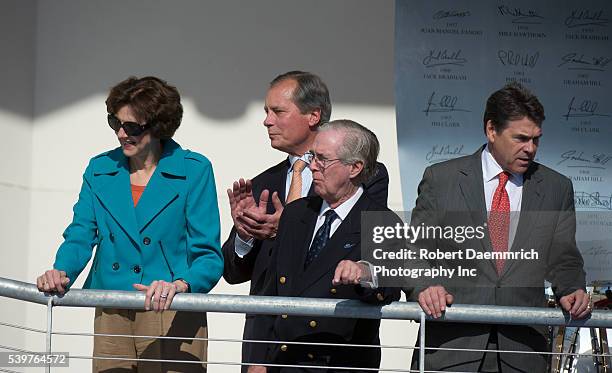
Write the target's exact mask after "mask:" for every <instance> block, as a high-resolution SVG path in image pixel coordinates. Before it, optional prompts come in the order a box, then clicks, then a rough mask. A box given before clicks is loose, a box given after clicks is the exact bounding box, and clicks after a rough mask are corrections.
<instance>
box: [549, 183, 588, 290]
mask: <svg viewBox="0 0 612 373" xmlns="http://www.w3.org/2000/svg"><path fill="white" fill-rule="evenodd" d="M562 196H563V203H562V204H561V208H560V211H559V216H558V220H557V224H556V228H555V232H554V236H553V241H552V246H551V249H550V250H551V252H550V253H549V256H548V257H549V258H550V263H549V270H548V273H549V274H550V278H549V281H550V282H551V284H552V288H553V291H554V293H555V295H556V296H557V297H562V296H564V295H567V294H570V293H572V292H574V291H576V290H578V289H583V290H585V289H586V287H585V282H586V280H585V277H586V275H585V272H584V269H583V268H584V260H583V259H582V255H581V254H580V251H579V250H578V247H577V245H576V212H575V209H574V188H573V187H572V183H571V181H569V180H567V182H566V183H565V186H564V190H563V193H562Z"/></svg>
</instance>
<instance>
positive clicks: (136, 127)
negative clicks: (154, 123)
mask: <svg viewBox="0 0 612 373" xmlns="http://www.w3.org/2000/svg"><path fill="white" fill-rule="evenodd" d="M108 125H109V126H110V128H112V129H113V131H115V132H119V129H121V128H123V130H124V131H125V133H126V135H128V136H140V135H142V134H143V133H144V132H145V131H146V130H148V129H149V128H151V124H150V123H145V124H138V123H135V122H123V123H121V121H120V120H119V118H117V117H116V116H115V115H114V114H108Z"/></svg>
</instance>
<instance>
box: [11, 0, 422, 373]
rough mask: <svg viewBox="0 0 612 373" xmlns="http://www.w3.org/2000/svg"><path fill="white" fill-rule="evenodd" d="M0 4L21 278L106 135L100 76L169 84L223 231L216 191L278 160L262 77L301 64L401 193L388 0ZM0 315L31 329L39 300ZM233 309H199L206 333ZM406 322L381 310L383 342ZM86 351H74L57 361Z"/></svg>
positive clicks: (87, 317) (54, 239)
mask: <svg viewBox="0 0 612 373" xmlns="http://www.w3.org/2000/svg"><path fill="white" fill-rule="evenodd" d="M16 4H19V6H17V5H16ZM24 4H25V5H24ZM5 8H6V9H5ZM9 11H10V12H17V13H19V14H16V15H9ZM0 17H3V18H2V19H4V17H6V18H7V19H8V21H9V22H8V24H5V22H2V25H0V27H2V30H4V28H6V32H2V33H1V34H0V35H2V37H7V36H8V37H7V38H6V39H7V40H6V41H5V40H4V39H2V43H3V44H2V46H3V47H4V46H5V45H7V46H6V47H4V48H3V55H4V50H6V49H7V48H8V49H9V50H13V51H14V53H12V54H11V55H13V54H14V55H17V56H18V57H16V59H15V60H5V59H3V60H2V61H0V70H1V72H0V73H1V74H7V77H8V78H10V79H9V82H11V84H12V86H15V87H17V88H19V89H21V90H22V91H20V92H21V93H20V94H21V96H18V97H13V96H12V95H7V94H6V92H5V90H4V89H2V90H0V98H1V99H2V100H1V101H0V128H2V129H3V130H4V133H7V132H8V133H13V132H11V131H14V134H13V135H12V136H9V137H7V139H8V141H6V142H8V143H10V144H6V145H5V147H3V148H1V150H0V151H3V152H5V154H3V155H4V157H0V162H2V163H1V164H2V167H1V168H0V175H1V177H0V188H1V189H2V195H1V197H0V198H2V201H3V202H4V200H6V201H7V203H8V205H7V206H9V207H10V208H8V209H3V210H2V211H0V219H2V223H3V224H2V228H0V229H2V233H4V232H6V234H2V235H1V236H0V243H1V245H0V250H1V251H2V257H3V259H4V260H3V262H2V264H0V269H1V271H2V273H0V276H2V277H11V278H16V279H19V280H23V281H28V282H34V279H35V277H36V276H37V275H38V274H39V273H41V272H42V271H44V270H45V269H47V268H48V267H50V265H51V263H52V262H53V257H54V255H55V250H56V248H57V246H58V245H59V243H60V242H61V233H62V232H63V230H64V228H65V226H66V225H67V224H68V222H69V221H70V219H71V213H72V212H71V209H72V205H73V204H74V202H75V201H76V198H77V193H78V189H79V187H80V184H81V176H82V172H83V170H84V168H85V166H86V164H87V161H88V159H89V158H90V157H91V156H93V155H95V154H98V153H100V152H102V151H104V150H107V149H109V148H112V147H115V146H116V144H117V141H116V138H115V136H114V134H113V133H112V132H111V131H110V130H109V128H108V126H107V124H106V122H105V115H106V111H105V105H104V100H105V98H106V94H107V91H108V88H109V87H110V86H112V85H113V84H115V83H117V82H118V81H120V80H122V79H124V78H125V77H127V76H129V75H137V76H143V75H148V74H153V75H157V76H160V77H162V78H164V79H166V80H168V81H169V82H170V83H172V84H174V85H176V86H177V87H178V88H179V90H180V92H181V94H182V96H183V99H184V106H185V115H184V120H183V124H182V125H181V128H179V130H178V132H177V134H176V136H175V139H176V140H177V141H179V142H180V143H181V144H182V145H183V147H186V148H190V149H193V150H195V151H198V152H201V153H203V154H205V155H207V156H208V157H209V158H210V159H211V161H212V162H213V166H214V170H215V177H216V181H217V193H218V197H219V208H220V210H221V219H222V237H223V238H225V237H226V236H227V234H228V232H229V230H230V228H231V217H230V214H229V208H228V201H227V195H226V193H225V189H226V188H227V187H228V186H230V185H231V182H232V181H233V180H235V179H237V178H239V177H251V176H254V175H256V174H257V173H259V172H260V171H261V170H263V169H265V168H266V167H267V166H268V165H270V164H273V163H276V162H278V161H279V160H280V159H282V158H283V155H282V154H281V153H279V152H277V151H274V150H273V149H271V148H270V146H269V141H268V138H267V136H266V133H265V129H264V127H263V125H262V121H263V118H264V113H263V98H264V96H265V91H266V88H267V83H268V81H269V80H271V79H272V78H273V77H274V76H275V75H277V74H278V73H281V72H285V71H288V70H293V69H302V70H308V71H313V72H316V73H317V74H319V75H321V77H322V78H323V79H324V80H325V81H326V82H327V84H328V86H329V88H330V91H331V94H332V101H333V104H334V109H333V113H332V118H350V119H354V120H357V121H358V122H360V123H362V124H364V125H366V126H367V127H369V128H371V129H372V130H374V131H375V132H376V134H377V135H378V136H379V139H380V142H381V144H382V152H381V160H382V161H383V162H384V163H385V164H386V165H387V167H388V168H389V172H390V178H391V185H390V190H389V192H390V194H389V203H390V206H391V207H392V208H395V209H400V208H401V206H402V201H401V193H400V184H399V167H398V162H397V143H396V136H395V113H394V100H393V21H394V19H393V18H394V12H393V1H391V0H386V1H378V2H372V1H366V0H337V1H333V2H329V1H324V0H317V1H310V2H302V1H297V0H292V1H283V0H265V1H257V2H246V1H237V0H229V1H223V2H220V1H215V2H212V1H210V2H208V1H207V2H203V1H181V2H172V3H171V2H164V1H118V0H111V1H89V2H79V1H68V0H63V1H62V0H59V1H53V2H46V1H38V2H35V1H30V2H23V1H16V0H15V1H8V2H7V1H4V2H2V3H0ZM16 40H17V41H19V42H16ZM11 48H12V49H11ZM19 73H21V74H22V75H19ZM11 79H12V80H11ZM25 83H27V84H25ZM5 96H6V97H5ZM5 118H6V119H5ZM15 170H17V171H15ZM5 184H6V185H5ZM13 185H16V187H15V186H13ZM5 190H6V191H5ZM20 198H21V199H22V200H21V201H20ZM16 215H17V216H16ZM84 277H85V276H81V278H79V280H78V281H77V285H79V284H82V281H83V278H84ZM213 292H215V293H225V294H247V293H248V286H247V284H243V285H241V286H229V285H227V284H226V283H224V282H223V281H222V282H220V283H219V285H218V286H217V287H216V288H215V289H214V291H213ZM5 302H7V303H9V302H8V301H5V300H4V299H3V300H2V303H3V304H4V303H5ZM0 309H2V307H0ZM0 315H1V316H2V317H3V319H2V320H0V321H4V320H7V319H10V320H15V321H19V322H26V323H27V324H28V325H30V326H35V327H44V322H45V318H44V308H43V307H39V306H33V305H32V306H28V307H27V309H26V312H21V313H20V314H19V315H10V314H7V315H4V314H0ZM54 320H55V324H54V328H57V329H58V330H64V331H69V330H70V331H80V332H84V331H85V332H89V331H91V330H92V320H93V312H92V311H91V310H79V309H63V308H61V309H57V310H56V311H55V319H54ZM242 322H243V316H242V315H220V314H210V315H209V327H210V330H209V333H210V337H211V338H235V339H238V338H240V336H241V330H242ZM410 324H411V323H409V322H399V321H394V322H386V323H385V324H384V327H383V344H404V345H407V344H412V342H413V340H414V332H413V330H412V329H410ZM0 334H2V333H0ZM20 334H21V335H23V333H20ZM11 341H12V340H11ZM23 343H24V346H25V347H28V348H32V349H35V350H40V349H42V348H43V346H44V338H42V336H40V335H32V334H28V335H27V338H26V339H25V340H23ZM54 343H55V344H54V350H56V351H63V350H70V351H71V352H72V353H73V354H78V355H89V354H91V341H90V339H89V338H87V337H70V338H67V337H60V336H58V337H56V338H55V339H54ZM15 344H16V345H19V346H21V345H20V344H18V343H15ZM239 351H240V345H239V344H238V343H220V342H211V343H210V346H209V359H210V360H211V361H237V360H239V356H240V353H239ZM408 356H409V353H408V352H406V351H404V352H401V351H400V352H397V351H395V352H391V351H390V352H389V353H387V352H385V363H384V364H386V365H387V366H391V367H406V366H407V362H408ZM89 364H90V362H89V361H87V360H80V361H79V360H73V361H71V368H70V369H69V371H74V372H77V371H84V370H87V369H88V367H89ZM236 370H237V368H236V367H222V366H216V365H211V366H210V368H209V371H210V372H233V371H236ZM66 371H68V370H66Z"/></svg>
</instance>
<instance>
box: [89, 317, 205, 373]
mask: <svg viewBox="0 0 612 373" xmlns="http://www.w3.org/2000/svg"><path fill="white" fill-rule="evenodd" d="M94 332H95V333H100V334H124V335H143V336H145V335H146V336H173V337H191V338H193V337H197V338H207V337H208V329H207V323H206V313H204V312H177V311H164V312H161V313H155V312H153V311H148V312H147V311H135V310H120V309H110V308H96V316H95V320H94ZM207 346H208V343H207V341H203V340H180V339H155V338H130V337H110V336H109V337H106V336H96V337H94V356H95V357H123V358H128V359H136V358H141V359H163V360H190V361H206V352H207ZM93 372H95V373H98V372H100V373H124V372H125V373H127V372H146V373H156V372H160V373H162V372H163V373H166V372H189V373H191V372H193V373H196V372H198V373H201V372H206V365H205V364H197V363H166V362H163V363H162V362H144V361H129V360H107V359H94V360H93Z"/></svg>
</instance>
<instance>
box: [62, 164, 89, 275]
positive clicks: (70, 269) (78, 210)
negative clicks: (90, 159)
mask: <svg viewBox="0 0 612 373" xmlns="http://www.w3.org/2000/svg"><path fill="white" fill-rule="evenodd" d="M90 170H91V164H90V166H89V167H88V168H87V169H86V170H85V173H84V175H83V184H82V185H81V191H80V192H79V199H78V201H77V203H76V204H75V205H74V207H73V209H72V210H73V217H72V222H71V223H70V225H68V227H67V228H66V230H65V231H64V234H63V237H64V242H63V243H62V244H61V245H60V247H59V249H58V250H57V254H56V256H55V263H54V264H53V268H54V269H57V270H60V271H65V272H66V275H67V276H68V278H69V279H70V285H72V284H73V283H74V282H75V281H76V278H77V277H78V276H79V274H80V273H81V271H83V268H85V266H86V265H87V262H89V259H91V255H92V251H93V248H94V246H96V245H97V244H98V224H97V221H96V216H95V211H94V204H93V198H94V196H93V193H92V191H91V185H90V183H89V176H90V175H91V171H90Z"/></svg>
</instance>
